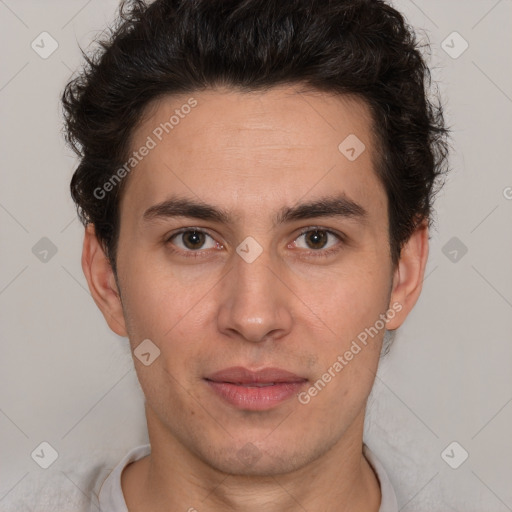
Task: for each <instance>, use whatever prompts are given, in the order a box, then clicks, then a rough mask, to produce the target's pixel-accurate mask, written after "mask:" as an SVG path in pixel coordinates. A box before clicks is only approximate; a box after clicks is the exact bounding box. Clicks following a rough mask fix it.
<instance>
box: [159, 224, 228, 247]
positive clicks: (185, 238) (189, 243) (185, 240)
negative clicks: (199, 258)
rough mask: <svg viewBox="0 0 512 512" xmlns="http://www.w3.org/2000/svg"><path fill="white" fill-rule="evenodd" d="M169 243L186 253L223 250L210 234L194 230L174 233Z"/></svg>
mask: <svg viewBox="0 0 512 512" xmlns="http://www.w3.org/2000/svg"><path fill="white" fill-rule="evenodd" d="M167 241H168V242H171V243H172V244H173V245H175V246H176V247H178V248H179V249H181V250H183V251H185V252H190V251H198V250H200V249H214V248H222V245H221V244H219V243H218V242H216V241H215V240H214V239H213V238H212V237H211V236H210V235H209V234H208V233H206V232H204V231H201V230H200V229H194V228H192V229H190V228H189V229H184V230H182V231H179V232H178V233H174V234H173V235H172V236H171V237H169V239H168V240H167Z"/></svg>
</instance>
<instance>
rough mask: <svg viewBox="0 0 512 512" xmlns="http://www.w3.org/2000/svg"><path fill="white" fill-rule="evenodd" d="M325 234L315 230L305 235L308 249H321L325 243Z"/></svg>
mask: <svg viewBox="0 0 512 512" xmlns="http://www.w3.org/2000/svg"><path fill="white" fill-rule="evenodd" d="M327 238H328V236H327V232H326V231H322V230H318V229H315V230H314V231H308V232H307V233H305V240H306V244H307V245H308V247H309V248H310V249H323V248H324V247H325V244H326V243H327Z"/></svg>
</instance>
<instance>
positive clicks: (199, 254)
mask: <svg viewBox="0 0 512 512" xmlns="http://www.w3.org/2000/svg"><path fill="white" fill-rule="evenodd" d="M190 231H196V232H198V233H203V234H205V235H207V236H209V237H210V238H212V239H213V237H212V236H211V235H210V234H209V233H208V232H207V231H204V230H203V229H200V228H195V227H189V228H183V229H180V230H179V231H176V232H175V233H172V234H171V235H170V236H168V237H167V238H166V240H165V243H166V244H171V245H172V243H171V240H172V239H173V238H174V237H177V236H178V235H181V234H183V233H188V232H190ZM311 231H324V232H325V233H328V234H329V235H333V236H335V237H336V238H337V239H338V240H339V241H340V242H341V243H344V242H345V235H343V234H342V233H338V232H336V231H332V230H330V229H326V228H323V227H322V226H309V227H307V228H304V229H303V230H302V231H301V232H300V233H299V234H298V236H297V237H296V239H295V240H297V238H299V237H301V236H302V235H304V234H306V233H309V232H311ZM295 240H294V242H295ZM216 243H218V242H216ZM292 243H293V242H292ZM220 245H222V244H220ZM170 250H171V252H173V253H176V254H179V255H181V256H184V257H185V258H203V257H206V256H208V254H204V253H206V252H207V251H205V250H201V249H198V250H197V251H192V250H189V251H182V250H180V249H175V248H172V247H171V249H170ZM340 250H341V248H340V247H339V244H336V246H334V247H331V248H330V249H325V250H322V249H318V250H317V251H313V250H310V251H307V253H306V257H308V256H310V255H314V256H313V257H315V258H318V257H320V258H327V257H329V256H331V255H332V254H335V253H337V252H339V251H340ZM302 257H303V256H302Z"/></svg>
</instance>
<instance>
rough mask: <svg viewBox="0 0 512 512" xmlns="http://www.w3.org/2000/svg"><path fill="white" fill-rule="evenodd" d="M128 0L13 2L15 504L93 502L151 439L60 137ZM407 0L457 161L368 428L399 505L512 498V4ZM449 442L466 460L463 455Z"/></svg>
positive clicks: (10, 487)
mask: <svg viewBox="0 0 512 512" xmlns="http://www.w3.org/2000/svg"><path fill="white" fill-rule="evenodd" d="M117 3H118V2H117V1H114V0H109V1H100V0H90V1H86V0H73V1H66V2H64V1H57V0H46V1H44V2H42V1H35V0H33V1H28V0H25V1H24V0H17V1H16V0H0V37H1V45H2V46H1V47H2V49H3V51H2V57H1V59H2V60H1V62H2V64H1V71H0V108H1V119H2V123H1V127H0V130H1V138H0V140H1V153H0V154H1V157H2V162H1V171H0V172H1V179H2V186H1V188H0V230H1V240H2V243H1V245H0V258H1V266H0V312H1V345H0V347H1V357H0V433H1V435H0V510H2V511H10V510H16V511H17V512H20V511H21V512H23V511H25V510H27V511H45V510H66V511H75V510H77V511H78V510H84V509H85V508H86V507H87V506H88V501H89V500H88V497H87V494H88V492H89V488H90V486H91V485H92V483H91V482H92V480H91V479H92V478H93V477H94V475H97V474H98V469H99V468H100V467H103V468H105V467H106V468H112V467H113V466H114V465H115V464H116V463H117V462H118V461H119V460H120V459H121V458H122V457H123V456H124V454H125V453H126V452H127V451H128V450H129V449H130V448H131V447H133V446H135V445H137V444H140V443H144V442H146V441H147V438H146V431H145V421H144V414H143V397H142V393H141V391H140V388H139V386H138V383H137V379H136V376H135V372H134V370H133V363H132V360H131V355H130V352H129V348H128V342H127V340H126V339H123V338H120V337H117V336H116V335H114V334H113V333H112V332H110V330H109V329H108V327H107V326H106V324H105V322H104V320H103V317H102V316H101V314H100V312H99V311H98V309H97V308H96V306H95V304H94V303H93V301H92V299H91V297H90V294H89V292H88V290H87V286H86V282H85V279H84V277H83V275H82V271H81V267H80V253H81V242H82V236H83V228H82V227H81V225H80V224H79V222H78V221H77V220H76V216H75V213H74V207H73V204H72V201H71V199H70V197H69V192H68V185H69V180H70V177H71V174H72V172H73V170H74V167H75V165H76V160H75V158H74V156H73V155H72V153H71V152H70V150H69V149H67V148H66V147H65V146H64V142H63V139H62V137H61V135H60V133H59V131H60V127H61V118H60V106H59V95H60V93H61V91H62V88H63V86H64V84H65V83H66V81H67V80H68V79H69V77H70V75H71V72H72V71H73V70H75V69H76V68H77V67H78V66H79V65H80V64H81V57H80V52H79V49H78V43H80V44H81V45H82V46H84V47H86V46H87V44H88V42H89V41H90V40H91V39H92V38H93V37H95V36H97V35H98V34H99V33H100V32H101V31H102V30H103V28H104V27H105V26H106V24H107V23H109V22H110V21H111V20H112V17H113V14H114V12H115V10H116V8H117ZM394 5H395V6H396V7H397V8H398V9H399V10H401V11H402V12H403V13H404V14H405V15H406V17H407V18H408V20H409V22H410V23H411V24H412V25H413V26H414V27H415V28H416V29H417V32H418V36H419V37H420V39H424V38H425V37H428V38H429V39H430V42H431V44H432V55H431V57H430V59H429V63H430V65H431V66H432V67H433V68H434V72H433V77H434V79H435V80H436V81H438V82H439V84H440V89H441V93H442V95H443V98H444V101H445V104H446V116H447V121H448V124H449V125H451V127H452V128H453V140H452V144H453V148H454V149H453V152H452V157H451V166H452V168H453V171H452V174H451V176H450V178H449V181H448V183H447V185H446V187H445V188H444V190H443V192H442V193H441V194H440V196H439V197H438V200H437V203H436V209H437V212H438V213H437V229H436V230H435V231H433V232H432V239H431V249H430V259H429V263H428V267H427V274H426V278H425V283H424V290H423V294H422V297H421V299H420V300H419V303H418V304H417V306H416V308H415V310H414V311H413V313H412V314H411V316H410V317H409V319H408V320H407V322H406V324H405V325H404V327H403V328H402V329H401V330H400V331H399V332H398V334H397V337H396V341H395V344H394V345H393V348H392V350H391V353H390V354H389V355H388V356H387V358H386V359H385V360H384V361H383V363H382V365H381V367H380V370H379V377H378V379H377V381H376V385H375V388H374V391H373V393H372V396H371V399H370V405H369V410H368V418H367V430H366V442H367V443H368V444H369V446H370V447H371V448H372V450H373V451H374V452H375V453H376V454H377V456H378V457H379V458H380V459H381V461H382V463H383V465H384V466H385V468H386V469H387V471H388V473H389V475H390V477H391V480H392V482H393V484H394V486H395V489H396V492H397V496H398V501H399V507H400V509H401V510H403V511H404V512H410V511H441V510H442V511H450V510H455V511H465V512H473V511H475V512H477V511H479V512H483V511H485V512H502V511H507V510H512V486H511V485H510V482H511V481H512V436H511V432H512V428H511V427H512V372H511V370H510V367H511V363H512V343H511V341H512V340H511V333H512V314H511V313H512V270H511V262H512V258H511V256H512V230H511V222H510V220H511V218H512V217H511V214H512V188H510V187H512V173H511V172H510V142H511V138H510V135H511V124H512V71H511V62H510V48H512V32H511V30H510V29H511V20H512V2H511V1H510V0H500V1H496V0H492V1H491V0H489V1H487V0H472V1H467V0H466V1H463V0H442V1H433V0H429V1H426V0H415V1H412V0H400V1H395V2H394ZM43 31H46V32H48V33H49V34H51V36H52V37H53V38H54V39H55V40H56V41H57V43H58V48H57V50H56V51H55V52H54V53H53V54H52V55H50V56H49V57H48V58H46V59H43V58H41V57H40V55H39V54H38V53H36V51H34V50H33V49H32V47H31V43H32V41H34V40H35V41H36V43H37V42H38V41H39V45H40V46H43V44H42V43H41V42H40V39H41V38H38V36H39V34H41V32H43ZM454 31H456V32H458V33H459V34H460V35H461V36H462V38H464V40H465V41H467V43H468V44H469V47H468V48H467V50H466V51H465V52H464V53H462V54H461V55H460V56H458V57H457V58H453V57H452V56H449V55H448V54H447V53H446V52H445V51H444V50H443V47H442V44H443V43H442V42H443V41H445V40H446V42H445V43H444V45H445V47H446V45H448V47H447V48H448V50H449V51H450V52H451V53H452V54H454V53H458V52H460V50H461V49H462V48H463V46H462V44H463V41H462V40H461V39H460V38H458V36H453V35H451V34H452V33H453V32H454ZM447 38H448V39H447ZM45 41H46V42H45V43H44V48H45V51H47V50H48V49H49V48H51V46H50V41H49V40H48V39H46V40H45ZM450 47H451V48H450ZM41 50H42V48H41ZM454 237H455V238H454ZM41 239H43V240H41ZM466 249H467V252H466V253H465V254H464V251H465V250H466ZM45 251H47V252H45ZM55 251H56V252H55ZM453 251H456V252H453ZM43 441H45V442H48V443H49V444H50V445H51V446H52V447H53V448H54V449H55V450H56V451H57V452H58V458H57V460H56V461H55V462H54V463H53V464H52V465H51V466H50V467H49V468H48V469H42V468H41V467H40V466H39V465H38V464H37V463H36V462H35V458H32V457H31V454H32V453H33V452H34V450H35V449H36V448H38V447H39V445H40V443H41V442H43ZM453 441H456V442H457V443H459V445H460V446H461V447H463V449H465V450H466V451H467V452H468V453H469V457H468V459H467V460H466V461H465V462H464V463H463V464H462V465H460V467H458V468H457V469H452V468H451V467H450V466H449V465H448V464H447V463H446V462H445V460H443V458H442V456H441V454H442V452H443V451H444V450H445V448H447V447H448V445H450V443H452V442H453ZM36 451H37V450H36ZM48 453H49V452H48V450H47V451H46V454H48ZM444 453H445V454H446V453H448V458H449V459H450V461H451V462H452V464H453V463H454V462H453V461H455V462H457V460H459V457H460V454H461V453H462V452H461V449H460V448H458V447H456V448H455V449H454V450H453V451H451V448H450V449H448V450H447V452H444ZM445 458H446V455H445ZM447 460H448V459H447Z"/></svg>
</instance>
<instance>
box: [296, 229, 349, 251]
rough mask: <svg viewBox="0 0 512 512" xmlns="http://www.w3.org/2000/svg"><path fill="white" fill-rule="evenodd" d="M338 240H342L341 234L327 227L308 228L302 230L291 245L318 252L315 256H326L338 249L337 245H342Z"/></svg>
mask: <svg viewBox="0 0 512 512" xmlns="http://www.w3.org/2000/svg"><path fill="white" fill-rule="evenodd" d="M340 242H344V238H343V236H342V235H339V234H337V233H335V232H333V231H331V230H329V229H323V228H309V229H305V230H303V231H302V233H301V234H300V235H299V236H298V237H297V238H296V239H295V241H294V242H293V244H292V246H293V247H296V248H299V249H306V252H307V251H308V250H309V252H310V253H318V254H315V256H327V255H330V254H333V253H334V252H336V251H337V250H339V249H337V246H340V245H342V244H341V243H340Z"/></svg>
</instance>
